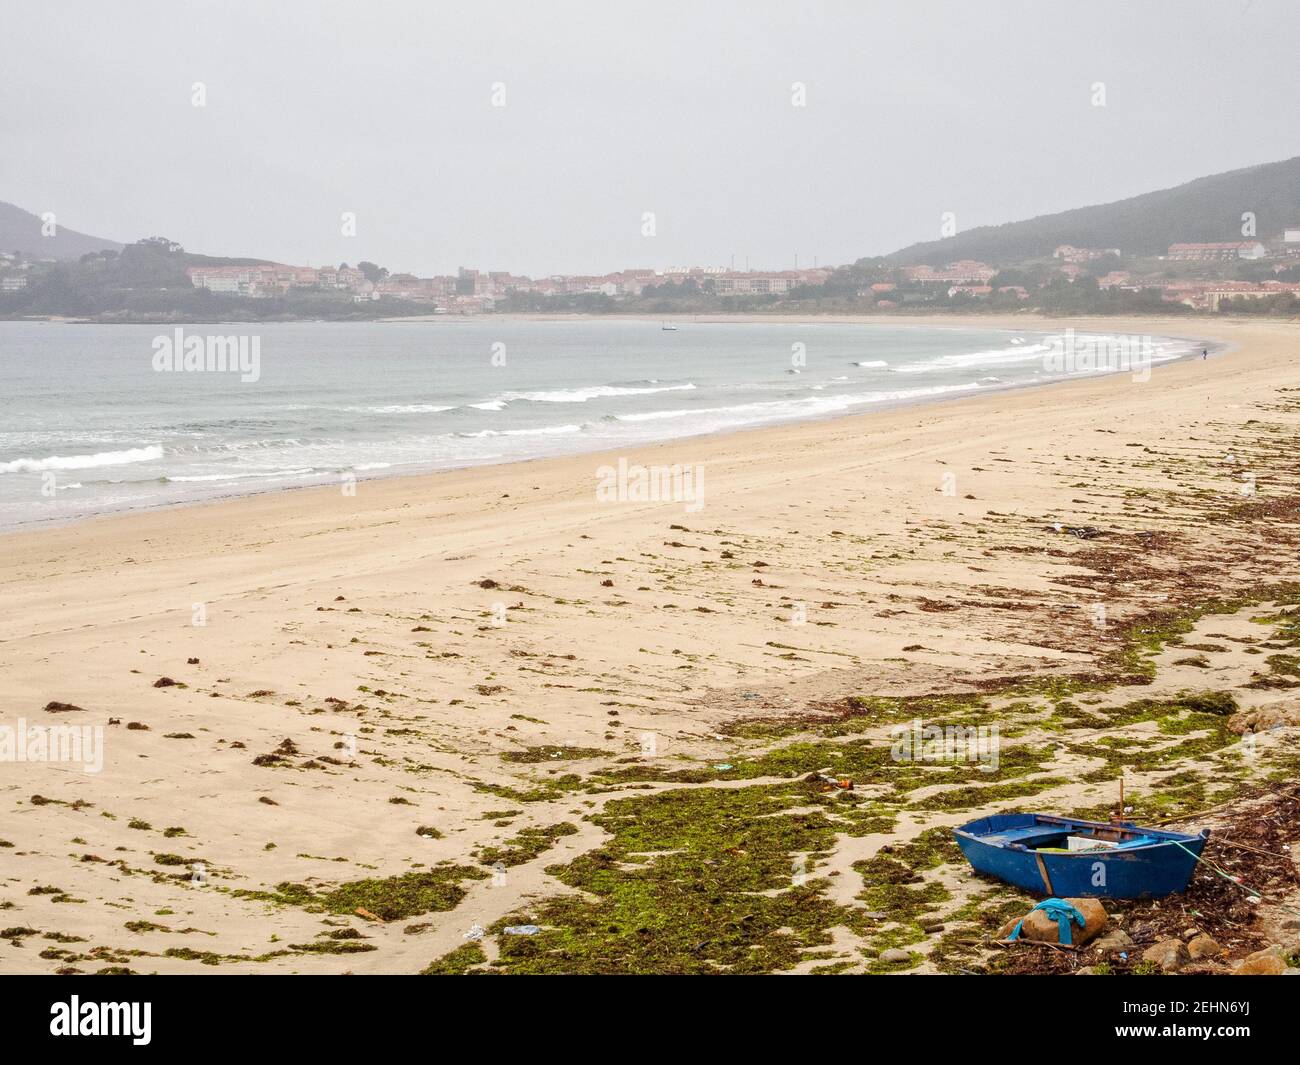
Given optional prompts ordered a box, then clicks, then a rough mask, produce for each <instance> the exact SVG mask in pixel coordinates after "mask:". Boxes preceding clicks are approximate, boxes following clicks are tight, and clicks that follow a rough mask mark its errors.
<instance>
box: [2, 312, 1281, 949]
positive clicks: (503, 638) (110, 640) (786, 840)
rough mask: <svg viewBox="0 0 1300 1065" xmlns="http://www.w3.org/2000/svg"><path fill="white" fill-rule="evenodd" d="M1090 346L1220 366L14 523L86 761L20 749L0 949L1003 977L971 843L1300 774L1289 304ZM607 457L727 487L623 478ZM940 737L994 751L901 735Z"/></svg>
mask: <svg viewBox="0 0 1300 1065" xmlns="http://www.w3.org/2000/svg"><path fill="white" fill-rule="evenodd" d="M892 321H895V322H896V321H897V319H892ZM927 321H928V322H929V323H930V324H948V321H949V320H943V321H941V322H938V323H936V322H934V320H932V319H927ZM979 321H980V322H981V324H994V320H991V319H988V318H983V317H981V318H980V319H979ZM1033 321H1034V322H1037V321H1038V320H1037V319H1035V320H1033ZM951 324H957V322H956V321H955V320H953V321H952V323H951ZM1006 324H1026V319H1024V318H1021V317H1017V318H1015V319H1014V320H1008V322H1007V323H1006ZM1071 325H1072V326H1074V327H1075V328H1076V329H1080V330H1083V329H1087V328H1098V329H1104V330H1105V331H1108V332H1115V331H1126V332H1133V333H1139V334H1164V335H1174V336H1198V337H1200V336H1203V337H1205V338H1206V339H1207V340H1211V341H1214V342H1217V343H1219V344H1222V345H1224V347H1223V348H1222V350H1221V351H1220V352H1219V353H1217V354H1215V355H1213V356H1212V357H1211V358H1210V359H1208V360H1205V361H1202V360H1199V359H1196V360H1190V361H1184V362H1179V363H1176V364H1171V365H1168V366H1163V367H1160V368H1158V369H1157V370H1156V371H1155V372H1154V374H1153V375H1152V376H1151V379H1150V380H1148V381H1145V382H1137V381H1135V380H1134V379H1133V378H1132V377H1131V376H1130V375H1129V374H1114V375H1112V376H1109V377H1105V378H1097V379H1090V380H1085V381H1075V382H1069V383H1064V384H1056V385H1050V386H1045V387H1041V388H1035V389H1025V390H1019V391H1013V392H1002V393H999V394H996V395H985V396H976V397H971V398H959V399H951V400H948V401H945V402H942V403H937V404H932V405H928V406H915V407H907V408H900V409H893V410H877V411H873V412H871V413H869V414H865V415H860V416H854V417H844V418H839V419H836V420H832V421H822V422H817V423H806V424H799V425H790V426H782V427H778V428H767V429H760V430H752V431H746V432H740V433H733V434H729V435H720V436H710V437H697V438H692V439H686V440H678V441H675V442H672V443H669V444H663V445H656V446H648V447H642V448H637V449H635V450H634V451H628V452H620V453H613V454H600V455H580V456H572V457H565V458H558V459H546V460H539V461H535V462H528V463H519V464H512V465H501V466H490V467H479V468H475V469H467V470H461V471H454V472H449V473H440V474H435V475H428V476H420V477H405V478H393V479H387V480H372V481H362V482H360V483H359V484H358V485H357V486H356V492H355V495H348V494H346V493H345V492H343V491H340V489H338V488H324V489H309V490H301V491H293V492H285V493H278V494H267V495H262V496H255V497H250V498H244V499H239V500H233V501H229V502H222V503H216V504H208V505H201V506H187V507H178V508H172V509H166V510H157V511H150V512H144V513H138V514H130V515H121V516H112V517H104V518H98V519H93V520H89V521H83V522H79V523H76V524H73V525H68V526H64V527H59V528H50V529H43V530H39V531H32V532H24V533H16V534H11V535H7V536H5V537H3V544H2V546H3V556H4V561H3V563H2V564H0V598H2V600H3V602H4V604H5V609H4V611H3V612H0V679H2V681H3V683H0V723H7V724H9V725H12V726H15V727H16V726H17V724H18V722H19V721H25V723H26V724H27V726H29V727H31V726H38V727H41V728H44V727H47V726H76V727H78V728H80V727H82V726H88V727H94V726H102V732H101V734H102V743H103V747H102V756H103V764H102V769H100V771H98V772H90V771H87V770H86V768H84V767H83V766H82V765H78V764H75V763H69V762H54V763H44V762H39V761H27V762H17V763H8V764H2V769H0V809H2V810H3V811H4V812H3V815H2V816H0V848H3V849H0V908H3V909H4V911H5V912H4V913H3V914H0V925H4V926H9V928H8V930H7V931H6V932H5V934H4V936H3V937H0V971H3V972H55V971H74V970H75V971H81V972H98V971H103V970H110V971H112V970H122V969H129V970H131V971H134V972H195V971H203V972H213V971H215V972H246V971H273V972H400V973H415V972H420V971H424V970H426V969H430V970H431V971H466V970H473V969H491V968H497V969H501V970H504V971H507V972H511V971H515V972H552V971H577V972H629V971H636V972H704V971H738V972H807V971H813V970H817V969H824V970H826V971H843V972H863V971H893V970H898V971H907V972H926V971H936V970H942V971H957V970H960V969H968V970H969V969H975V968H978V967H982V966H985V965H987V964H988V963H989V960H990V959H993V958H996V957H997V956H998V954H997V951H996V950H991V949H989V948H988V947H987V946H986V945H984V944H982V943H981V942H979V939H980V937H981V936H982V935H985V934H987V933H988V932H989V931H990V930H992V929H996V928H997V927H998V926H999V925H1000V924H1001V923H1002V922H1003V920H1005V917H1006V915H1007V914H1008V913H1013V912H1016V909H1017V907H1018V908H1019V910H1020V911H1021V912H1022V911H1023V909H1024V908H1025V901H1024V900H1025V899H1026V898H1027V896H1023V895H1021V894H1019V893H1017V892H1015V891H1013V890H1011V889H1008V888H1006V887H1005V886H999V885H996V884H992V883H990V882H987V881H983V880H979V879H977V878H974V877H972V876H971V875H970V874H969V870H968V867H967V866H966V865H965V863H964V862H962V861H961V860H960V855H957V854H955V849H954V848H953V847H952V846H951V843H950V842H949V838H948V835H947V829H948V828H949V827H950V826H953V825H957V824H960V823H962V822H964V821H966V820H970V819H971V818H973V817H976V816H980V815H982V814H984V813H990V812H993V811H996V810H1001V809H1012V808H1017V807H1023V806H1025V805H1026V804H1028V805H1030V806H1031V807H1032V808H1036V809H1049V810H1053V811H1062V812H1068V811H1093V812H1098V811H1101V810H1103V809H1104V808H1106V807H1107V806H1108V805H1109V806H1113V805H1114V804H1115V800H1116V796H1117V786H1118V778H1119V776H1120V773H1121V770H1122V771H1123V774H1124V777H1125V783H1126V788H1127V795H1128V801H1129V802H1130V803H1131V804H1132V805H1133V806H1134V811H1135V812H1134V816H1145V817H1147V818H1151V819H1172V823H1179V822H1178V819H1179V818H1180V816H1181V817H1188V816H1190V815H1192V814H1196V813H1198V812H1200V811H1204V810H1210V809H1212V808H1215V807H1226V808H1228V809H1229V810H1231V809H1232V807H1231V806H1230V804H1231V803H1234V802H1237V801H1239V800H1240V801H1245V800H1246V799H1248V798H1249V796H1250V794H1251V789H1252V787H1254V786H1255V785H1256V784H1258V783H1259V782H1260V781H1265V780H1267V779H1269V778H1270V776H1277V775H1279V774H1281V775H1282V776H1283V777H1286V778H1288V779H1289V778H1293V777H1294V775H1295V771H1296V768H1297V766H1300V757H1298V752H1300V748H1298V747H1297V746H1296V743H1295V734H1296V729H1295V728H1294V727H1284V728H1281V729H1279V730H1276V731H1274V732H1269V733H1268V734H1267V735H1263V736H1262V738H1261V739H1260V740H1259V741H1258V743H1254V742H1252V743H1251V744H1249V749H1247V750H1243V748H1242V744H1241V738H1240V733H1241V731H1242V729H1243V727H1244V726H1243V725H1242V722H1243V721H1244V720H1245V717H1246V715H1249V714H1256V715H1259V714H1266V715H1272V716H1270V717H1268V719H1267V720H1268V721H1270V722H1281V723H1282V724H1284V725H1286V724H1287V723H1288V722H1290V723H1291V725H1294V724H1297V723H1300V713H1298V712H1297V709H1296V708H1297V706H1300V703H1298V702H1297V698H1296V696H1295V694H1294V691H1293V690H1292V689H1293V685H1295V684H1296V683H1297V681H1296V677H1297V675H1300V670H1298V669H1297V660H1296V659H1295V657H1294V655H1295V654H1296V652H1294V651H1293V650H1291V648H1293V647H1294V646H1295V645H1297V643H1300V633H1298V632H1297V630H1296V625H1297V622H1296V619H1295V616H1294V614H1293V613H1292V614H1288V613H1287V611H1288V610H1290V611H1294V609H1295V606H1296V604H1297V603H1300V584H1297V583H1295V582H1297V581H1298V580H1300V575H1298V571H1297V565H1296V558H1297V555H1296V547H1297V544H1298V542H1300V522H1298V521H1297V517H1298V516H1300V511H1297V509H1296V508H1297V506H1298V505H1300V466H1298V465H1297V463H1296V461H1295V458H1296V451H1295V444H1294V441H1295V438H1296V433H1297V428H1298V427H1300V382H1298V381H1297V373H1296V370H1297V366H1300V325H1296V324H1294V323H1278V322H1246V321H1235V320H1213V321H1210V320H1205V319H1195V320H1188V319H1183V318H1177V319H1170V320H1167V321H1165V320H1155V319H1140V320H1135V321H1131V322H1124V321H1115V320H1111V319H1107V320H1105V321H1104V322H1085V321H1079V322H1054V323H1051V327H1052V328H1063V327H1066V326H1071ZM620 456H622V457H625V458H626V459H627V460H628V462H629V463H631V464H634V465H635V464H640V465H643V466H657V467H671V466H675V465H676V466H681V467H683V468H685V469H689V470H694V471H699V470H701V469H702V471H703V472H702V481H699V482H697V483H698V484H700V485H702V495H700V496H699V497H698V498H695V497H693V498H691V499H677V500H675V501H658V502H656V501H650V502H643V501H638V500H636V499H635V498H631V499H614V500H605V499H601V498H599V497H598V494H597V484H598V481H599V479H600V477H601V473H600V470H601V467H610V466H612V467H615V468H617V462H618V459H619V457H620ZM1057 524H1059V526H1060V530H1059V531H1058V530H1057V528H1056V526H1057ZM1072 530H1074V531H1072ZM1212 696H1213V697H1212ZM1216 699H1217V702H1216ZM60 704H64V705H60ZM1234 706H1235V708H1236V712H1235V713H1232V714H1228V713H1227V712H1226V710H1227V709H1230V708H1232V707H1234ZM918 719H919V720H922V721H924V722H925V723H927V724H929V723H935V724H938V725H939V726H941V727H943V726H949V725H954V724H961V725H976V726H984V727H988V726H992V725H995V724H996V725H998V726H999V727H1000V730H1001V732H1000V741H999V742H1000V745H1001V746H1000V748H999V751H998V766H997V768H996V769H991V768H989V767H986V766H981V765H980V764H979V763H978V762H977V761H961V762H953V761H947V762H935V763H933V764H921V763H918V762H914V761H913V762H906V761H905V762H899V761H898V760H896V759H893V758H891V757H890V747H891V737H892V736H893V735H894V732H893V730H894V729H895V727H896V726H899V725H901V724H905V723H908V722H911V721H913V720H918ZM823 769H825V770H828V772H827V774H826V775H827V776H828V777H830V778H833V779H834V780H837V781H838V780H841V779H845V780H847V779H849V778H851V779H852V780H853V785H854V786H853V788H852V790H849V789H846V788H841V787H839V786H838V785H837V784H831V783H829V782H828V781H823V780H822V779H821V778H820V777H819V776H818V775H817V774H818V773H819V772H820V771H822V770H823ZM810 776H811V777H812V778H813V779H812V780H810V779H809V778H810ZM1211 822H1212V818H1211V819H1210V820H1205V819H1201V820H1198V821H1197V822H1196V823H1197V824H1201V823H1206V824H1208V823H1211ZM882 848H884V849H882ZM647 899H652V900H654V905H653V906H649V905H646V904H645V900H647ZM531 926H536V930H530V928H531ZM507 927H510V928H513V929H515V930H516V931H515V932H507V931H506V928H507ZM521 929H522V930H521ZM927 929H929V930H928V931H927ZM1220 935H1224V936H1225V937H1226V936H1227V933H1224V932H1223V931H1222V930H1220ZM1222 941H1223V942H1224V943H1225V948H1226V949H1227V950H1228V953H1229V954H1232V953H1233V952H1234V951H1235V952H1236V956H1241V955H1242V954H1244V953H1247V952H1249V950H1251V949H1254V948H1255V947H1256V946H1257V945H1258V941H1257V938H1256V939H1252V938H1251V936H1250V935H1249V934H1246V933H1244V932H1243V933H1242V934H1241V935H1240V936H1239V937H1238V940H1237V941H1236V945H1235V946H1234V945H1233V942H1232V941H1231V940H1230V938H1225V939H1224V940H1222ZM890 950H893V951H898V950H902V951H904V952H905V953H906V954H907V955H908V957H907V960H906V961H905V962H904V961H897V962H891V961H890V960H888V959H886V958H884V957H882V955H883V954H884V953H885V952H886V951H890Z"/></svg>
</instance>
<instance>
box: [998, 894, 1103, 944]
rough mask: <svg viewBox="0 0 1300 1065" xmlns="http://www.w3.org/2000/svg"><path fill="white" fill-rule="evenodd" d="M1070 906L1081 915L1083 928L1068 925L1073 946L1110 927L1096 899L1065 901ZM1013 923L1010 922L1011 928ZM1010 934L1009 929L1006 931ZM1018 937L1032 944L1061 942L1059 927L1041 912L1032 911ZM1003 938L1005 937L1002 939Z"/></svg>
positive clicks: (1072, 924) (1085, 941) (1013, 925)
mask: <svg viewBox="0 0 1300 1065" xmlns="http://www.w3.org/2000/svg"><path fill="white" fill-rule="evenodd" d="M1065 901H1066V902H1068V903H1069V904H1070V905H1071V906H1073V907H1074V908H1075V909H1077V910H1078V911H1079V912H1080V913H1081V914H1083V920H1084V926H1083V927H1082V928H1080V927H1079V926H1078V925H1077V924H1074V923H1071V925H1070V942H1071V943H1073V944H1074V945H1075V946H1079V945H1081V944H1084V943H1087V942H1088V941H1089V940H1090V939H1093V938H1095V937H1096V936H1097V935H1098V934H1100V933H1101V932H1103V931H1105V929H1106V928H1107V927H1109V925H1110V917H1109V916H1108V915H1107V913H1106V908H1105V907H1104V906H1103V905H1102V904H1101V903H1100V902H1098V901H1097V900H1096V899H1066V900H1065ZM1014 927H1015V922H1012V928H1014ZM1006 934H1007V935H1010V934H1011V929H1008V930H1007V933H1006ZM1020 935H1021V936H1022V937H1023V938H1024V939H1028V940H1030V941H1031V942H1034V943H1059V942H1060V941H1061V928H1060V925H1059V924H1058V923H1057V922H1056V921H1054V920H1053V919H1052V918H1051V917H1048V916H1047V914H1046V913H1044V912H1043V911H1042V910H1032V911H1030V912H1029V913H1028V914H1027V915H1026V916H1025V920H1024V924H1023V925H1022V926H1021V929H1020ZM1004 938H1005V937H1004Z"/></svg>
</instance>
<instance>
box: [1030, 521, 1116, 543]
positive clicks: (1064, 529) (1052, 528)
mask: <svg viewBox="0 0 1300 1065" xmlns="http://www.w3.org/2000/svg"><path fill="white" fill-rule="evenodd" d="M1043 528H1044V530H1045V531H1046V532H1050V533H1068V534H1069V535H1071V536H1077V537H1078V538H1079V539H1080V540H1093V539H1096V538H1097V537H1098V536H1104V535H1105V533H1103V532H1102V531H1101V530H1100V529H1098V528H1097V526H1095V525H1062V524H1061V523H1060V522H1059V521H1054V522H1052V524H1051V525H1045V526H1043Z"/></svg>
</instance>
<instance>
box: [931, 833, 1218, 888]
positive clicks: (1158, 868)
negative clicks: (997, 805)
mask: <svg viewBox="0 0 1300 1065" xmlns="http://www.w3.org/2000/svg"><path fill="white" fill-rule="evenodd" d="M1033 816H1034V815H1026V814H1018V815H1003V816H1002V817H1000V818H984V819H982V820H981V821H976V822H971V824H969V825H963V826H962V827H961V828H960V829H957V830H956V837H957V844H958V846H959V847H961V850H962V853H963V854H964V855H965V856H966V860H967V861H968V862H970V864H971V866H972V868H974V869H975V870H976V871H977V872H980V873H985V874H987V875H989V876H993V877H997V878H998V879H999V880H1005V881H1006V882H1007V883H1009V884H1014V885H1015V886H1016V887H1019V888H1023V889H1024V890H1025V891H1029V892H1032V893H1034V894H1037V895H1055V896H1056V897H1058V898H1089V897H1091V898H1114V899H1147V898H1161V897H1163V896H1165V895H1174V894H1178V893H1180V892H1183V891H1186V890H1187V885H1188V884H1189V883H1190V881H1191V878H1192V874H1193V872H1195V870H1196V863H1197V860H1198V858H1199V857H1200V854H1201V850H1202V849H1203V848H1204V847H1205V841H1206V839H1207V838H1208V836H1209V833H1208V831H1207V832H1202V833H1201V834H1200V835H1199V836H1190V835H1184V834H1181V833H1172V832H1156V831H1155V830H1150V829H1143V830H1141V831H1142V832H1144V833H1149V834H1151V835H1152V837H1153V840H1152V842H1151V843H1150V844H1148V845H1144V846H1136V847H1132V848H1130V849H1116V850H1101V851H1087V852H1075V853H1065V852H1063V851H1059V850H1052V851H1044V850H1034V849H1030V848H1028V847H1025V846H1018V845H1016V844H1007V843H1001V842H989V841H987V840H986V839H983V838H981V837H982V836H987V835H996V834H997V833H998V831H999V830H1000V829H1004V828H1005V827H1006V826H1007V825H1008V824H1009V825H1011V826H1013V828H1014V826H1016V825H1017V824H1023V823H1024V822H1023V820H1021V821H1019V822H1017V821H1008V818H1016V819H1024V818H1031V817H1033ZM1062 823H1067V822H1062ZM1068 823H1069V824H1074V825H1091V824H1094V823H1092V822H1078V821H1073V822H1068Z"/></svg>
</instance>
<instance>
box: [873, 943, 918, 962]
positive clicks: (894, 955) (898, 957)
mask: <svg viewBox="0 0 1300 1065" xmlns="http://www.w3.org/2000/svg"><path fill="white" fill-rule="evenodd" d="M880 960H881V961H887V962H891V963H893V962H900V961H911V960H912V955H910V954H909V953H908V952H907V951H905V950H899V949H898V948H897V947H890V948H889V949H888V950H882V951H881V952H880Z"/></svg>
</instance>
